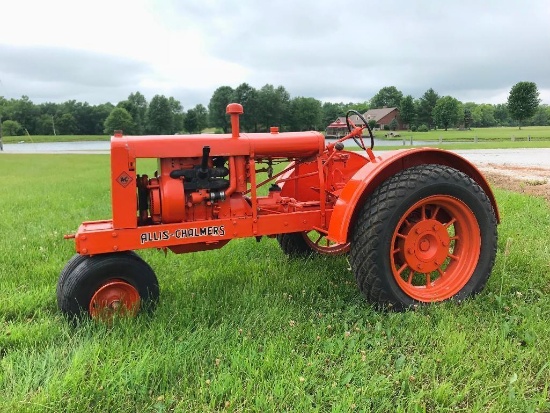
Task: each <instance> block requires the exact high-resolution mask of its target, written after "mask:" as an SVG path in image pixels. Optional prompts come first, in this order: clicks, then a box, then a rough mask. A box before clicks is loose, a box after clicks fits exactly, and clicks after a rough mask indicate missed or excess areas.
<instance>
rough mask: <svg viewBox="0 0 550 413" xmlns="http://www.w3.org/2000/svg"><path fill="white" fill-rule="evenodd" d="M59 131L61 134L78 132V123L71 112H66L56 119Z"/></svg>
mask: <svg viewBox="0 0 550 413" xmlns="http://www.w3.org/2000/svg"><path fill="white" fill-rule="evenodd" d="M55 126H56V129H57V133H58V134H60V135H74V134H76V133H78V124H77V123H76V119H75V117H74V116H73V115H72V114H70V113H64V114H63V115H61V116H60V117H59V119H57V120H56V121H55Z"/></svg>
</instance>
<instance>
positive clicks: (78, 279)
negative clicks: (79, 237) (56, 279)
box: [58, 252, 159, 321]
mask: <svg viewBox="0 0 550 413" xmlns="http://www.w3.org/2000/svg"><path fill="white" fill-rule="evenodd" d="M74 260H75V261H74V264H77V265H73V266H72V270H70V268H68V267H69V264H70V262H69V263H68V264H67V266H66V269H69V270H70V271H66V274H65V276H64V279H63V284H62V285H61V287H60V288H58V305H59V308H60V309H61V311H62V312H63V313H64V314H65V315H66V316H67V317H68V318H70V319H82V318H86V317H90V318H93V319H97V320H101V321H110V320H111V319H112V318H113V317H115V316H117V315H121V316H135V315H136V314H137V313H139V312H143V311H152V310H153V309H154V308H155V306H156V304H157V302H158V297H159V286H158V281H157V277H156V275H155V273H154V271H153V270H152V269H151V267H150V266H149V265H148V264H147V263H146V262H145V261H143V260H142V259H141V258H140V257H139V256H137V255H136V254H134V253H133V252H121V253H113V254H102V255H95V256H92V257H83V258H81V259H77V258H74ZM62 276H63V273H62ZM61 278H62V277H60V281H61Z"/></svg>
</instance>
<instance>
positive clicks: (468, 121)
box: [464, 108, 472, 129]
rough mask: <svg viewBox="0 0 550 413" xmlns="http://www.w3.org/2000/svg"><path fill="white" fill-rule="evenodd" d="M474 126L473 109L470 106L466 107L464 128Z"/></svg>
mask: <svg viewBox="0 0 550 413" xmlns="http://www.w3.org/2000/svg"><path fill="white" fill-rule="evenodd" d="M471 126H472V111H471V110H470V108H464V129H470V127H471Z"/></svg>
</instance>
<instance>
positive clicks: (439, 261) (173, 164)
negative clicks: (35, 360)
mask: <svg viewBox="0 0 550 413" xmlns="http://www.w3.org/2000/svg"><path fill="white" fill-rule="evenodd" d="M227 113H228V114H229V115H230V116H231V129H232V131H231V134H221V135H213V134H212V135H177V136H123V135H122V133H115V136H113V137H112V139H111V188H112V190H111V192H112V212H113V218H112V219H109V220H105V221H91V222H84V223H83V224H82V225H80V227H79V228H78V231H77V233H76V234H73V235H68V236H66V238H74V240H75V244H76V252H77V254H76V255H75V256H74V257H73V258H72V259H71V260H69V262H68V263H67V265H66V266H65V268H64V269H63V271H62V272H61V275H60V278H59V281H58V285H57V300H58V305H59V307H60V309H61V311H62V312H63V313H64V314H66V315H67V316H69V317H70V318H77V319H78V318H83V317H92V318H97V319H100V320H101V319H109V318H110V317H112V316H114V315H115V313H117V312H121V311H122V312H124V313H126V314H127V315H134V314H137V313H138V312H139V311H145V310H151V309H153V308H154V307H155V305H156V303H157V301H158V297H159V286H158V281H157V278H156V275H155V273H154V272H153V270H152V269H151V267H150V266H149V265H148V264H147V263H146V262H145V261H143V260H142V259H141V258H140V257H139V256H138V255H137V254H136V253H135V252H133V251H134V250H139V249H144V248H157V249H161V250H164V251H166V250H167V249H169V250H171V251H172V252H174V253H176V254H180V253H187V252H195V251H203V250H210V249H216V248H221V247H223V246H224V245H225V244H227V243H228V242H229V241H230V240H232V239H235V238H244V237H256V238H258V239H259V238H260V237H263V236H267V237H272V238H277V241H278V243H279V245H280V247H281V248H282V250H283V251H284V252H285V253H286V254H288V255H290V256H303V255H308V254H311V253H319V254H327V255H337V254H348V253H349V261H350V264H351V269H352V271H353V273H354V275H355V278H356V280H357V284H358V286H359V289H360V290H361V292H362V293H363V294H364V295H365V296H366V298H367V299H368V301H370V302H372V303H374V304H375V305H376V306H377V307H383V308H393V309H397V310H400V309H406V308H410V307H412V306H415V305H419V304H423V303H432V302H437V301H443V300H448V299H456V300H462V299H464V298H466V297H468V296H471V295H473V294H475V293H477V292H479V291H480V290H481V289H482V288H483V287H484V285H485V283H486V281H487V279H488V277H489V275H490V273H491V270H492V267H493V263H494V260H495V254H496V247H497V230H496V228H497V222H498V221H499V216H498V210H497V205H496V202H495V198H494V196H493V194H492V192H491V189H490V187H489V185H488V184H487V182H486V180H485V179H484V178H483V176H482V175H481V173H480V172H479V171H478V170H477V169H476V168H475V167H474V166H473V165H472V164H471V163H469V162H468V161H466V160H465V159H463V158H462V157H460V156H458V155H455V154H453V153H451V152H447V151H443V150H438V149H430V148H419V149H409V150H399V151H391V152H384V153H383V154H381V155H375V154H374V153H373V151H372V148H373V146H374V139H373V136H372V132H371V130H370V129H369V127H368V122H366V121H365V120H364V119H362V121H363V122H364V123H363V125H364V126H362V127H356V126H355V124H354V123H353V122H352V121H351V119H350V116H351V115H358V116H359V118H362V116H361V115H360V114H359V113H357V112H355V111H350V112H348V113H347V115H346V124H347V128H348V131H349V133H348V134H347V135H346V136H344V137H342V138H341V139H339V140H337V141H335V142H332V143H329V144H326V142H325V138H324V136H323V135H322V134H321V133H318V132H288V133H286V132H285V133H279V131H278V129H277V128H271V132H270V133H240V131H239V116H240V115H241V114H242V113H243V108H242V106H241V105H240V104H237V103H232V104H230V105H228V106H227ZM363 129H366V131H365V132H368V135H367V136H366V137H365V139H366V140H367V142H368V143H370V145H365V142H364V140H363V139H364V137H363V135H364V134H363ZM345 141H348V143H353V142H355V143H356V144H357V146H359V148H360V149H361V151H350V150H345V149H344V142H345ZM369 141H370V142H369ZM143 158H155V159H157V160H158V170H157V171H156V172H155V173H154V176H147V175H138V174H137V164H138V160H139V159H143ZM281 163H283V164H284V165H285V167H284V169H282V171H280V172H278V173H275V172H274V169H273V166H274V165H276V164H281ZM260 173H263V174H264V175H262V176H267V179H264V180H262V181H261V182H259V181H260V178H259V176H260V175H259V174H260ZM264 186H265V189H263V191H264V193H267V194H268V195H263V196H260V194H259V191H258V189H259V188H261V187H264ZM267 187H268V190H266V189H267Z"/></svg>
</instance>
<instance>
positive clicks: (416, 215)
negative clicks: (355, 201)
mask: <svg viewBox="0 0 550 413" xmlns="http://www.w3.org/2000/svg"><path fill="white" fill-rule="evenodd" d="M496 246H497V230H496V218H495V213H494V211H493V207H492V205H491V202H490V201H489V198H488V197H487V195H486V194H485V193H484V192H483V190H482V189H481V188H480V187H479V186H478V185H477V184H476V182H475V181H474V180H472V179H471V178H470V177H469V176H468V175H466V174H464V173H462V172H460V171H458V170H456V169H453V168H451V167H448V166H443V165H420V166H416V167H413V168H409V169H406V170H403V171H401V172H399V173H397V174H396V175H394V176H393V177H391V178H389V179H388V180H387V181H385V182H384V183H383V184H381V185H380V186H379V187H378V188H377V189H376V190H375V191H374V192H373V194H372V195H371V196H370V197H369V198H368V199H367V201H366V203H365V204H364V205H363V207H362V208H361V210H360V212H359V215H358V218H357V222H356V225H355V226H354V230H353V233H352V242H351V253H350V262H351V267H352V270H353V272H354V273H355V277H356V280H357V283H358V285H359V289H360V290H361V291H362V292H363V294H364V295H365V296H366V297H367V299H368V300H369V301H370V302H372V303H374V304H376V305H378V306H379V307H385V308H393V309H396V310H402V309H406V308H410V307H413V306H415V305H418V304H423V303H431V302H437V301H444V300H447V299H456V300H462V299H465V298H467V297H469V296H471V295H473V294H476V293H477V292H479V291H481V289H483V287H484V286H485V283H486V282H487V279H488V277H489V275H490V273H491V270H492V267H493V264H494V261H495V255H496Z"/></svg>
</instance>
